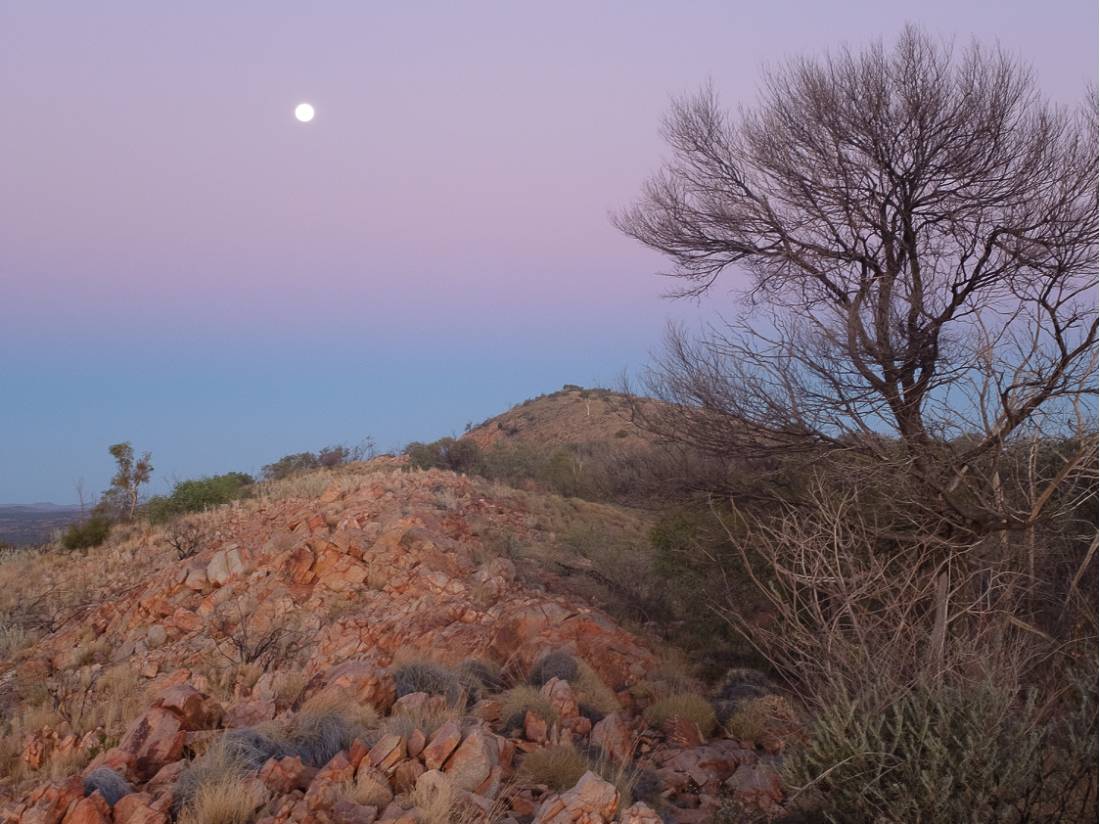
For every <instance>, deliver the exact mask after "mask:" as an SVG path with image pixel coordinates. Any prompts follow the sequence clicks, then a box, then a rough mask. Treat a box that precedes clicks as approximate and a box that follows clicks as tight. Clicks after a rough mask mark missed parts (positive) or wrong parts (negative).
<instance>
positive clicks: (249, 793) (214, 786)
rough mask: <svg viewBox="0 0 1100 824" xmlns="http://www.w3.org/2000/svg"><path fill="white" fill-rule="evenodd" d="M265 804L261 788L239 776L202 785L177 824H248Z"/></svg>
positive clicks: (231, 776) (230, 775) (228, 776)
mask: <svg viewBox="0 0 1100 824" xmlns="http://www.w3.org/2000/svg"><path fill="white" fill-rule="evenodd" d="M266 801H267V796H266V794H265V793H264V792H263V791H262V790H261V789H260V786H259V785H258V784H257V783H255V782H251V781H246V780H244V779H242V778H241V777H240V776H238V775H233V774H229V775H222V776H221V777H220V778H216V779H213V780H210V781H206V782H204V783H203V784H201V785H200V786H199V787H198V789H196V790H195V793H194V794H193V795H192V796H191V799H190V801H189V802H188V804H187V805H186V806H185V807H184V808H183V810H182V812H181V815H180V817H179V822H180V824H248V822H250V821H252V820H253V819H254V818H255V816H256V810H258V809H259V808H260V807H262V806H263V804H264V803H265V802H266Z"/></svg>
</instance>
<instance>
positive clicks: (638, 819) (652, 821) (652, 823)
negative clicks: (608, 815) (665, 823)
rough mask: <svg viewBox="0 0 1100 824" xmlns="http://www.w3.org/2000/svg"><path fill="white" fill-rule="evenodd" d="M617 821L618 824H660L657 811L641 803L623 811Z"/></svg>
mask: <svg viewBox="0 0 1100 824" xmlns="http://www.w3.org/2000/svg"><path fill="white" fill-rule="evenodd" d="M619 821H620V824H662V821H661V816H659V815H658V814H657V811H656V810H654V809H653V808H652V807H650V806H649V805H648V804H645V803H644V802H642V801H639V802H638V803H637V804H632V805H631V806H629V807H627V808H626V809H625V810H623V812H622V815H620V816H619Z"/></svg>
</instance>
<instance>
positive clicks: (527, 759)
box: [518, 745, 589, 792]
mask: <svg viewBox="0 0 1100 824" xmlns="http://www.w3.org/2000/svg"><path fill="white" fill-rule="evenodd" d="M588 770H589V763H588V759H586V758H585V757H584V756H583V755H581V754H580V753H579V752H577V751H576V750H575V749H573V747H570V746H566V745H559V746H556V747H545V748H543V749H540V750H535V751H534V752H530V753H528V754H527V755H525V756H524V758H523V763H522V764H520V768H519V773H518V778H519V781H520V782H521V783H525V784H544V785H546V786H547V787H550V789H552V790H556V791H558V792H560V791H562V790H568V789H569V788H570V787H572V786H573V785H575V784H576V783H577V782H578V781H580V780H581V776H582V775H584V774H585V773H586V772H588Z"/></svg>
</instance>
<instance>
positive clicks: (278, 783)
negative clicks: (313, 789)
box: [260, 756, 317, 795]
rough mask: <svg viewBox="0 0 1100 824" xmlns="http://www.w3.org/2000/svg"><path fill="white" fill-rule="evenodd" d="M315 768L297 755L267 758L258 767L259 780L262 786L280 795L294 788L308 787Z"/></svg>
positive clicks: (315, 772) (314, 773)
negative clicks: (261, 765) (265, 761)
mask: <svg viewBox="0 0 1100 824" xmlns="http://www.w3.org/2000/svg"><path fill="white" fill-rule="evenodd" d="M316 775H317V770H316V769H315V768H313V767H310V766H307V765H306V764H303V763H302V759H301V758H298V757H297V756H293V757H287V758H269V759H268V760H267V763H265V764H264V765H263V767H261V768H260V781H262V782H263V783H264V786H265V787H267V788H268V789H270V790H272V791H273V792H276V793H279V794H280V795H286V794H287V793H290V792H293V791H294V790H302V791H305V790H307V789H309V785H310V782H312V781H313V779H314V777H315V776H316Z"/></svg>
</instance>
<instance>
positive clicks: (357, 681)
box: [321, 661, 397, 713]
mask: <svg viewBox="0 0 1100 824" xmlns="http://www.w3.org/2000/svg"><path fill="white" fill-rule="evenodd" d="M323 683H324V689H322V690H321V692H322V693H330V692H332V693H336V694H341V693H343V694H345V695H346V696H347V697H348V698H350V699H351V700H353V701H356V702H358V703H360V704H370V705H371V706H372V707H374V708H375V709H376V710H378V711H379V712H380V713H385V712H386V711H388V710H389V708H390V707H392V706H393V702H394V699H395V698H396V697H397V687H396V685H395V684H394V681H393V676H392V675H390V674H389V673H388V672H386V671H385V670H384V669H382V668H381V667H378V666H375V665H374V664H372V663H370V662H369V661H345V662H344V663H343V664H339V665H337V666H335V667H333V668H332V669H330V670H329V671H328V672H327V673H325V676H324V679H323Z"/></svg>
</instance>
